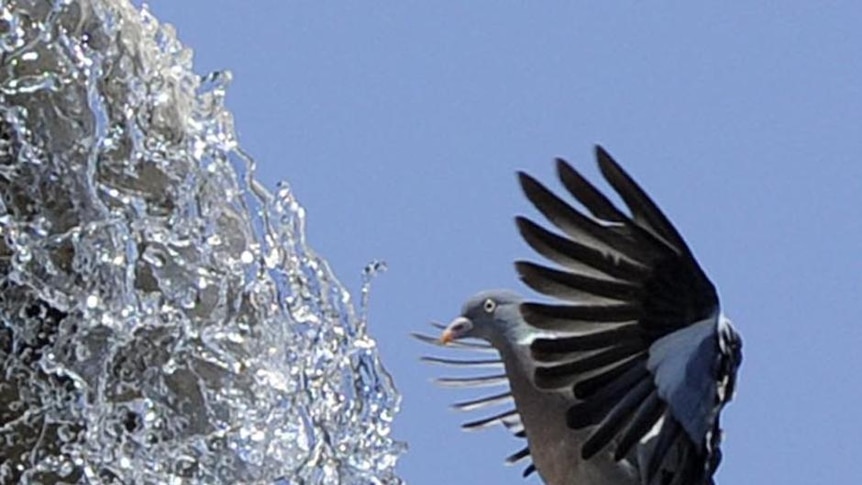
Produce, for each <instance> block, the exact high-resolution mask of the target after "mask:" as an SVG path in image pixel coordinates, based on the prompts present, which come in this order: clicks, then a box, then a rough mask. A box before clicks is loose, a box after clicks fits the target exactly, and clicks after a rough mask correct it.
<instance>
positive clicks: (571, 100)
mask: <svg viewBox="0 0 862 485" xmlns="http://www.w3.org/2000/svg"><path fill="white" fill-rule="evenodd" d="M752 3H757V4H759V5H751V4H752ZM150 6H151V9H152V11H153V12H154V13H155V14H156V15H157V17H158V18H159V19H161V20H162V21H165V22H169V23H172V24H174V25H175V26H176V27H177V30H178V32H179V37H180V38H181V39H182V41H183V42H184V43H186V44H187V45H189V46H191V47H192V48H193V49H194V51H195V65H196V70H197V71H198V72H199V73H206V72H209V71H212V70H219V69H230V70H231V71H232V72H233V74H234V83H233V85H232V88H231V89H230V91H229V94H228V105H229V106H230V108H231V109H232V111H233V113H234V115H235V119H236V126H237V131H238V132H239V138H240V142H241V144H242V146H243V147H244V148H245V149H246V150H247V151H248V152H250V153H251V154H252V155H253V156H254V157H255V158H256V159H257V161H258V168H259V173H258V178H259V179H261V180H262V181H264V182H265V183H266V185H268V186H270V187H273V186H274V185H275V183H276V182H277V181H278V180H281V179H284V180H287V181H288V182H289V183H290V185H291V186H292V188H293V189H294V191H295V192H296V193H297V194H298V196H299V198H300V201H301V202H302V203H303V205H304V206H305V207H306V209H307V211H308V239H309V241H310V244H311V245H312V246H313V247H314V248H315V249H316V250H317V251H318V252H319V253H320V254H322V255H323V256H324V257H325V258H326V259H328V260H329V262H330V263H331V265H332V267H333V268H334V270H335V271H336V273H337V274H338V275H339V277H340V279H341V280H342V281H343V282H344V283H345V284H347V285H348V286H350V287H351V288H352V289H353V290H354V291H356V290H358V288H359V286H360V272H361V270H362V268H363V266H364V265H365V264H366V263H367V262H369V261H370V260H372V259H375V258H379V259H383V260H386V261H387V262H388V263H389V266H390V269H389V271H388V272H387V273H385V274H384V275H382V276H381V277H379V278H377V279H376V280H375V283H374V288H373V295H372V305H371V331H372V332H373V334H374V336H375V337H376V338H377V340H378V343H379V345H380V352H381V354H382V356H383V358H384V360H385V363H386V365H387V367H388V368H389V370H390V371H391V373H392V374H393V376H394V378H395V380H396V383H397V385H398V387H399V388H400V390H401V392H402V393H403V406H402V412H401V414H400V415H399V416H398V418H397V422H396V426H395V433H396V436H397V437H398V438H399V439H401V440H404V441H406V442H408V443H409V446H410V450H409V452H408V453H407V454H406V455H404V456H403V458H402V459H401V461H400V465H399V469H400V473H401V475H402V476H403V477H404V478H405V479H407V480H408V481H409V482H410V483H412V484H415V485H432V484H433V485H439V484H441V483H442V484H479V483H481V484H485V483H487V484H518V483H525V482H524V481H523V480H522V479H521V478H520V469H519V468H518V469H514V468H508V467H504V466H503V465H502V463H501V462H502V459H503V457H505V456H506V455H507V454H508V453H510V452H513V451H515V450H516V449H518V447H519V446H520V444H521V443H520V442H519V440H517V439H515V438H512V437H510V436H508V434H507V433H506V432H505V431H503V430H499V429H493V430H488V431H484V432H478V433H464V432H461V431H460V430H459V429H458V426H459V424H460V423H461V422H462V421H464V420H467V419H470V418H475V417H478V416H476V415H475V414H473V413H471V414H469V415H464V414H462V413H456V412H454V411H451V410H450V409H448V405H449V404H450V403H452V402H454V401H458V400H461V398H464V397H465V393H463V392H459V391H457V390H447V389H440V388H437V387H435V386H434V385H433V384H431V383H430V379H431V378H432V377H435V376H438V375H441V374H442V373H444V371H445V369H441V368H435V367H430V366H427V365H424V364H422V363H420V362H419V361H418V359H417V358H418V356H419V355H422V354H424V353H427V352H428V351H429V348H426V347H427V346H426V345H423V344H421V343H419V342H415V341H413V340H412V339H410V338H409V337H408V334H409V332H411V331H417V330H425V329H426V328H428V327H427V322H429V321H430V320H440V321H449V320H450V319H451V318H452V317H454V316H455V315H456V314H457V312H458V311H459V309H460V306H461V303H462V302H463V301H464V300H465V299H466V298H467V297H469V296H470V295H471V294H473V293H474V292H476V291H477V290H481V289H485V288H494V287H510V288H515V289H518V290H520V291H523V292H525V293H528V291H527V290H526V289H525V288H524V287H523V286H521V285H520V284H519V282H518V281H517V279H516V276H515V272H514V269H513V268H512V261H514V260H515V259H518V258H524V257H530V256H531V251H530V250H529V248H528V247H527V246H526V245H525V244H524V243H523V242H522V241H521V240H520V238H519V236H518V235H517V232H516V230H515V227H514V224H513V221H512V218H513V216H514V215H516V214H518V213H527V214H533V212H531V210H530V207H529V204H528V202H527V201H526V200H525V199H523V198H522V196H521V194H520V190H519V188H518V186H517V184H516V179H515V175H514V174H515V171H516V170H519V169H520V170H527V171H529V172H530V173H532V174H534V175H535V176H537V177H538V178H540V179H542V180H545V181H551V182H553V180H552V179H553V177H554V170H553V163H552V159H553V157H555V156H564V157H566V158H568V159H569V160H570V161H572V162H573V163H574V164H575V165H576V166H577V167H579V168H583V169H584V172H585V173H586V174H587V175H588V176H593V177H595V176H596V175H597V171H596V169H595V162H594V160H593V148H592V145H593V144H594V143H601V144H603V145H604V146H605V147H606V148H607V149H608V150H609V151H610V152H611V153H612V154H613V155H614V156H615V157H616V158H617V159H618V160H619V161H620V162H621V164H622V165H623V166H624V167H625V168H626V169H627V170H628V171H629V172H630V173H631V174H632V175H633V176H634V177H635V178H636V179H637V180H638V181H639V182H640V183H641V184H642V185H643V186H644V187H645V188H646V190H647V191H648V192H649V193H650V194H651V195H652V196H653V197H654V198H655V199H656V200H657V202H658V203H659V204H660V205H661V207H662V208H663V209H664V210H665V212H666V213H667V214H668V216H669V217H670V218H671V219H672V220H673V221H674V222H675V224H676V225H677V227H678V228H679V230H680V231H681V232H682V234H683V235H684V237H685V238H686V239H687V241H688V243H689V245H690V246H691V247H692V249H693V250H694V252H695V253H696V255H697V256H698V258H699V260H700V262H701V264H702V265H703V266H704V268H705V269H706V271H707V272H708V274H709V275H710V277H711V278H712V279H713V281H714V282H715V283H716V284H717V286H718V288H719V291H720V294H721V297H722V303H723V307H724V309H725V312H726V313H727V314H728V315H729V316H730V317H731V318H732V319H733V320H734V322H735V324H736V327H737V328H738V329H739V331H740V332H741V333H742V335H743V337H744V352H745V357H744V362H743V366H742V369H741V375H740V383H739V388H738V393H737V398H736V400H735V401H734V402H733V403H731V405H730V406H729V407H728V408H726V410H725V413H724V415H723V423H724V427H725V430H726V439H725V443H724V462H723V464H722V466H721V468H720V472H719V474H718V481H719V483H722V484H742V485H745V484H765V483H780V484H785V485H792V484H802V485H811V484H856V483H862V471H860V465H859V463H858V456H859V454H858V442H859V436H860V434H862V419H860V411H859V410H860V402H862V386H860V383H862V378H860V375H859V370H860V364H862V351H860V344H862V321H860V316H862V292H860V289H862V218H860V213H859V212H860V210H859V207H860V204H862V194H860V190H862V3H860V2H857V1H829V2H812V1H793V0H784V1H780V2H777V1H776V2H690V1H689V2H681V1H680V2H653V1H642V0H641V1H617V2H578V1H570V2H513V1H494V2H491V1H474V2H443V1H438V2H416V1H400V2H394V1H385V2H374V3H372V2H295V1H283V0H254V1H240V0H232V1H229V0H183V1H177V0H152V1H151V2H150ZM554 186H556V185H554ZM528 294H529V293H528ZM431 350H433V349H431ZM526 483H538V480H537V479H536V478H533V479H531V480H529V481H527V482H526Z"/></svg>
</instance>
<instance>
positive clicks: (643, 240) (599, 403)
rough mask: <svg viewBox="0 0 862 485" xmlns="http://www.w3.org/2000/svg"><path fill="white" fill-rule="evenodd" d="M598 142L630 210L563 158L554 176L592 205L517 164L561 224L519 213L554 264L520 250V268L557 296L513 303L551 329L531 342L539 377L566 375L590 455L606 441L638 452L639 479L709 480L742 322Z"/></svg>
mask: <svg viewBox="0 0 862 485" xmlns="http://www.w3.org/2000/svg"><path fill="white" fill-rule="evenodd" d="M596 154H597V158H598V164H599V168H600V170H601V172H602V174H603V175H604V177H605V179H606V180H607V181H608V183H609V184H610V185H611V187H613V189H614V190H615V191H616V192H617V194H618V195H619V196H620V198H621V199H622V200H623V202H624V203H625V205H626V206H627V207H628V209H629V211H630V213H631V215H628V214H626V213H624V212H622V211H620V210H619V209H618V208H617V207H616V206H615V205H614V204H613V203H612V202H611V201H610V200H609V199H607V198H606V197H605V196H604V195H603V194H602V193H601V192H600V191H599V190H598V189H596V188H595V187H594V186H593V185H592V184H591V183H590V182H589V181H587V180H586V178H584V177H583V176H582V175H581V174H580V173H578V172H577V171H576V170H575V169H574V168H572V167H571V166H570V165H569V164H567V163H566V162H565V161H563V160H558V161H557V169H558V174H559V177H560V180H561V181H562V183H563V185H564V186H565V188H566V190H567V191H568V192H569V193H570V194H571V195H572V196H573V197H574V198H575V199H576V200H577V201H578V202H580V204H581V205H582V206H583V208H584V209H586V212H587V213H588V214H589V215H587V213H585V212H583V211H581V210H579V209H577V208H575V207H573V206H572V205H570V204H569V203H567V202H566V201H564V200H562V199H561V198H559V197H558V196H557V195H555V194H554V193H552V192H551V191H550V190H548V189H547V188H545V187H544V186H543V185H542V184H541V183H539V182H537V181H536V180H535V179H533V178H532V177H530V176H529V175H526V174H524V173H521V174H519V176H520V182H521V186H522V188H523V190H524V193H525V194H526V196H527V198H528V199H529V200H530V201H531V202H532V203H533V204H534V205H535V206H536V208H537V209H538V210H539V211H540V212H541V213H542V214H543V215H544V216H545V217H546V218H547V219H548V220H549V221H550V222H551V223H552V224H553V225H554V226H556V227H557V228H558V229H559V230H560V231H561V234H560V233H555V232H552V231H549V230H547V229H545V228H543V227H542V226H540V225H538V224H536V223H535V222H533V221H531V220H529V219H527V218H524V217H518V218H517V219H516V221H517V224H518V228H519V230H520V232H521V235H522V236H523V237H524V239H525V240H526V242H527V243H528V244H529V245H530V246H531V247H532V248H533V249H535V250H536V251H537V252H539V253H540V254H541V255H543V256H545V257H546V258H548V259H549V260H551V261H553V262H554V263H556V264H557V267H554V268H551V267H547V266H543V265H538V264H535V263H531V262H524V261H519V262H517V263H516V267H517V270H518V273H519V274H520V276H521V279H522V280H523V281H524V282H525V283H526V284H527V285H528V286H530V287H531V288H533V289H535V290H536V291H538V292H540V293H544V294H546V295H549V296H553V297H556V298H558V299H560V300H563V302H562V303H553V304H544V303H525V304H523V305H522V307H521V312H522V314H523V317H524V319H525V320H526V321H527V322H528V323H529V324H530V325H532V326H534V327H537V328H540V329H543V330H549V331H553V332H555V334H556V336H555V337H553V338H537V339H535V340H534V341H533V343H532V345H531V352H532V356H533V358H534V359H535V360H536V361H537V363H538V364H539V367H538V368H537V370H536V373H535V376H534V378H535V384H536V385H537V386H538V387H540V388H545V389H555V388H562V387H568V386H571V387H572V389H573V392H574V395H575V397H576V401H575V402H574V403H573V405H572V407H571V408H570V410H569V412H568V416H567V418H568V424H569V426H570V427H572V428H576V429H580V428H585V427H592V432H591V434H590V437H589V439H588V440H587V441H586V442H585V443H584V445H583V447H582V455H583V457H584V458H590V457H592V456H593V455H595V454H596V453H597V452H598V451H600V450H602V449H604V448H605V447H606V446H608V445H610V446H613V447H614V456H615V458H616V459H617V460H619V459H621V458H623V457H625V456H628V455H629V453H630V452H632V453H636V454H637V455H638V461H639V463H640V469H641V473H642V474H643V475H644V476H645V478H646V483H649V484H653V483H655V484H677V483H681V484H701V483H710V481H711V478H710V477H711V476H712V474H713V472H714V470H715V468H716V466H717V465H718V460H719V457H720V453H719V451H718V442H719V440H720V430H719V423H718V414H719V412H720V410H721V408H722V406H723V405H724V404H725V403H726V402H727V401H728V400H729V399H730V397H731V396H732V392H733V384H734V379H735V374H736V368H737V366H738V364H739V360H740V355H741V354H740V339H739V336H738V335H737V334H736V333H735V332H734V331H733V328H732V327H731V326H730V324H729V322H728V321H727V320H726V319H724V317H723V316H721V314H720V311H719V304H718V297H717V294H716V291H715V287H714V286H713V285H712V283H711V282H710V281H709V278H707V276H706V274H705V273H704V272H703V270H702V269H701V267H700V266H699V265H698V263H697V261H696V260H695V259H694V256H693V255H692V253H691V251H690V250H689V248H688V246H687V245H686V244H685V241H684V240H683V239H682V237H681V236H680V234H679V233H678V232H677V230H676V229H675V228H674V227H673V225H672V224H671V223H670V221H669V220H668V219H667V217H665V215H664V214H662V212H661V211H660V210H659V208H658V207H657V206H656V204H655V203H654V202H653V201H652V200H651V199H650V198H649V196H647V194H646V193H645V192H644V191H643V190H642V189H641V188H640V187H639V186H638V185H637V184H636V183H635V182H634V180H632V178H631V177H630V176H629V175H628V174H627V173H626V172H625V171H624V170H623V169H622V168H621V167H620V166H619V165H618V164H617V163H616V162H615V161H614V160H613V159H612V158H611V157H610V155H608V153H607V152H605V151H604V149H602V148H601V147H596ZM636 445H637V447H636V448H635V446H636Z"/></svg>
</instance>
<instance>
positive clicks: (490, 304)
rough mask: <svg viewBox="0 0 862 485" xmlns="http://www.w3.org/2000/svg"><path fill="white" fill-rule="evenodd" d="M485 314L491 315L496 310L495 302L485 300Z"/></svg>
mask: <svg viewBox="0 0 862 485" xmlns="http://www.w3.org/2000/svg"><path fill="white" fill-rule="evenodd" d="M484 308H485V313H492V312H493V311H494V310H495V309H496V308H497V302H495V301H494V300H492V299H490V298H488V299H487V300H485V306H484Z"/></svg>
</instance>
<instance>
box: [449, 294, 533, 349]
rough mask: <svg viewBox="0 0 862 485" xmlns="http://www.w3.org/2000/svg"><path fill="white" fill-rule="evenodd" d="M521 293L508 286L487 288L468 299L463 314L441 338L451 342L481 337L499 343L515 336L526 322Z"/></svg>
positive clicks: (495, 343)
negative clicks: (522, 316) (521, 310)
mask: <svg viewBox="0 0 862 485" xmlns="http://www.w3.org/2000/svg"><path fill="white" fill-rule="evenodd" d="M521 301H522V299H521V297H520V296H518V295H517V294H516V293H514V292H512V291H508V290H491V291H483V292H480V293H478V294H476V295H474V296H473V297H472V298H470V299H469V300H467V303H465V304H464V306H463V308H461V315H460V316H458V317H457V318H455V319H454V320H452V322H451V323H450V324H449V325H448V326H447V327H446V329H445V330H443V334H442V335H441V336H440V342H441V343H444V344H448V343H449V342H452V341H453V340H459V339H463V338H478V339H482V340H486V341H488V342H490V343H491V344H492V345H494V346H497V344H498V343H500V342H502V341H503V340H505V339H506V338H511V337H514V336H515V335H514V334H515V333H517V331H518V330H519V329H520V327H521V326H523V319H522V318H521V314H520V310H519V307H520V305H521Z"/></svg>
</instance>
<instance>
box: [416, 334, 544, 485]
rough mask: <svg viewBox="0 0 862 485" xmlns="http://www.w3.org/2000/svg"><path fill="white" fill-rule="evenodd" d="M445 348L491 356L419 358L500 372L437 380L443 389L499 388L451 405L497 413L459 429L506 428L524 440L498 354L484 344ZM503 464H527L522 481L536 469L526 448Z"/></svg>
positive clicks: (428, 339) (436, 342)
mask: <svg viewBox="0 0 862 485" xmlns="http://www.w3.org/2000/svg"><path fill="white" fill-rule="evenodd" d="M434 327H435V328H437V329H438V330H442V329H443V328H444V327H443V326H442V325H437V324H434ZM413 337H414V338H416V339H418V340H421V341H422V342H425V343H428V344H431V345H436V346H438V347H444V346H443V345H442V344H440V340H439V338H435V337H431V336H429V335H425V334H420V333H414V334H413ZM445 347H447V348H449V349H456V350H472V351H474V352H487V353H493V354H494V355H493V356H490V357H485V358H474V359H461V358H449V357H434V356H424V357H422V360H423V361H425V362H428V363H430V364H437V365H442V366H447V367H454V368H459V369H466V370H478V369H489V368H490V369H497V370H499V372H497V373H493V374H485V375H476V374H474V373H471V374H470V375H461V376H456V377H440V378H438V379H437V380H436V382H437V384H438V385H440V386H443V387H456V388H482V387H498V389H497V391H492V394H489V395H487V396H482V397H480V398H477V399H470V400H467V401H461V402H458V403H455V404H453V405H452V407H453V408H455V409H457V410H459V411H480V410H483V411H484V410H487V409H493V408H497V410H496V411H495V412H492V414H491V415H489V416H486V417H482V418H479V419H476V420H473V421H470V422H467V423H464V424H463V425H461V427H462V428H464V429H465V430H467V431H472V430H477V429H485V428H488V427H490V426H494V425H497V424H500V425H503V426H505V427H506V429H508V430H509V431H510V432H511V433H512V434H513V435H515V436H516V437H518V438H523V439H526V438H527V435H526V432H525V431H524V425H523V423H522V422H521V416H520V415H519V414H518V411H517V410H516V409H515V403H514V399H513V397H512V392H511V390H510V389H509V388H508V383H509V380H508V378H507V377H506V373H505V371H504V366H503V361H502V360H501V359H500V357H499V354H497V351H496V350H494V348H493V347H491V346H490V345H489V344H486V343H484V342H462V341H458V342H452V343H449V344H447V345H446V346H445ZM500 386H502V387H500ZM500 408H502V409H503V411H500ZM505 462H506V463H507V464H509V465H516V464H521V463H526V467H525V468H524V471H523V476H524V477H527V476H529V475H530V474H532V473H533V472H535V471H536V468H535V466H534V465H533V463H532V462H531V461H530V448H529V446H527V445H526V444H525V445H524V447H523V448H521V449H520V450H518V451H517V452H515V453H512V454H511V455H509V456H508V457H507V458H506V460H505Z"/></svg>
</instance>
